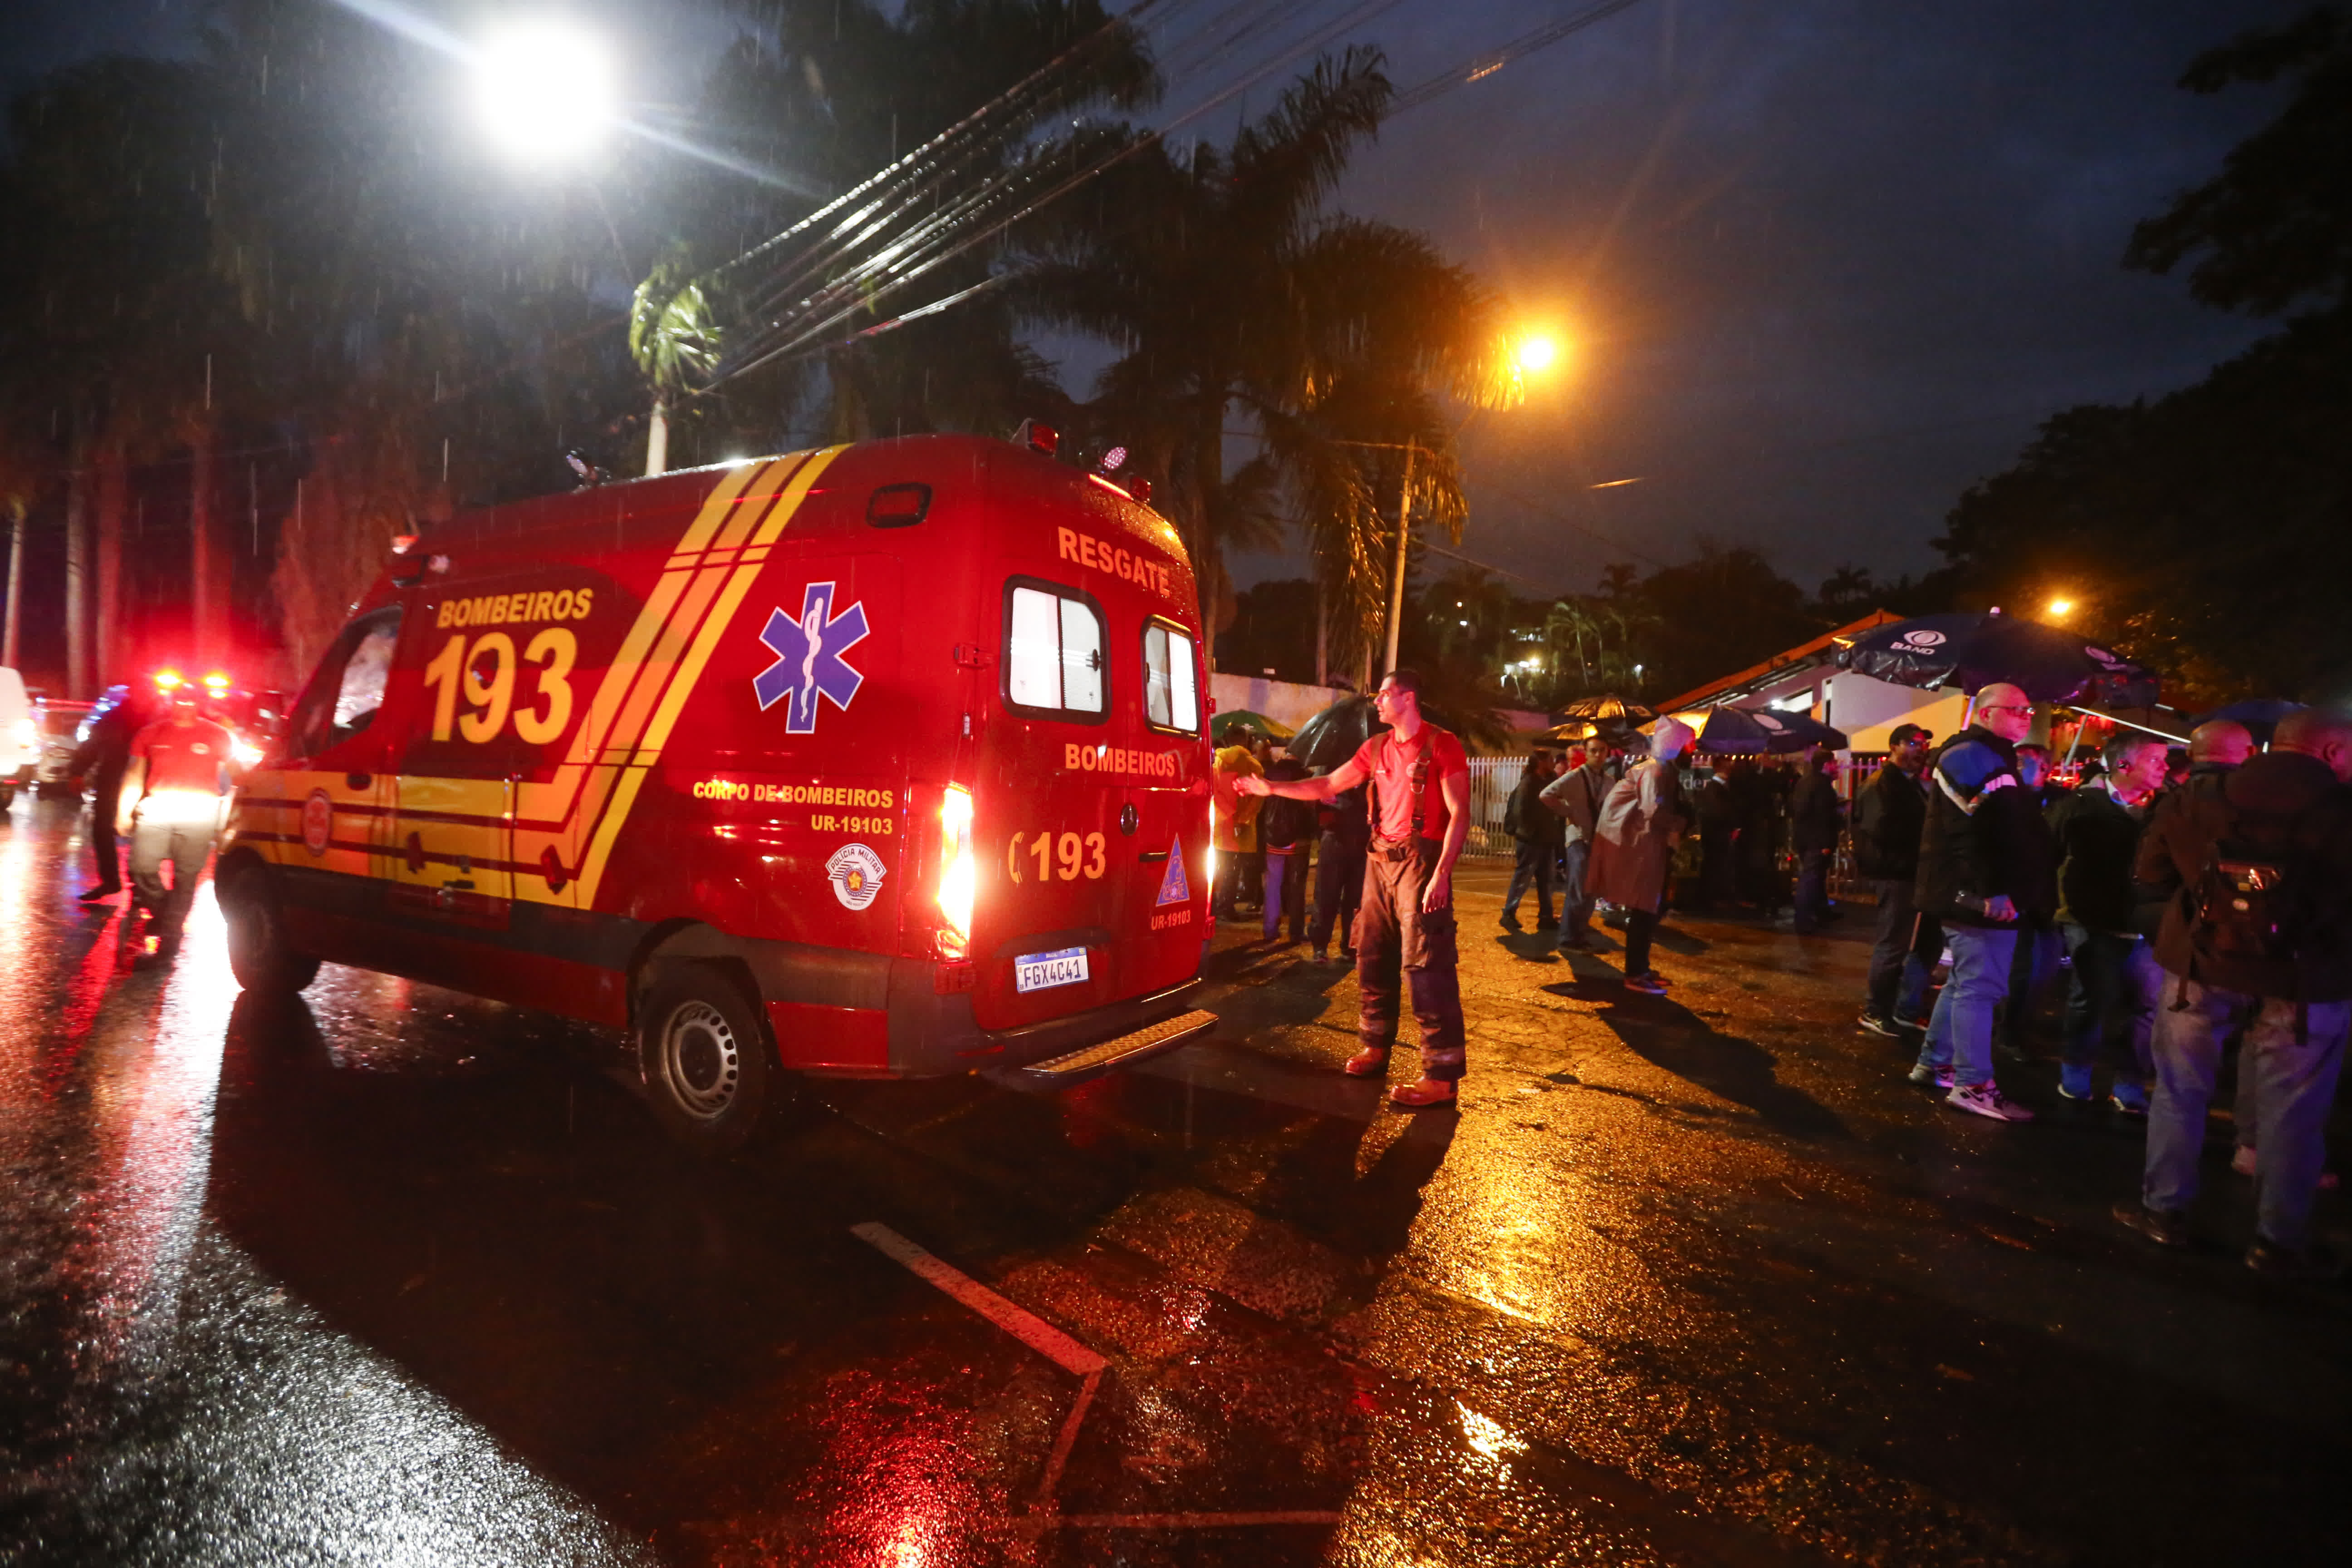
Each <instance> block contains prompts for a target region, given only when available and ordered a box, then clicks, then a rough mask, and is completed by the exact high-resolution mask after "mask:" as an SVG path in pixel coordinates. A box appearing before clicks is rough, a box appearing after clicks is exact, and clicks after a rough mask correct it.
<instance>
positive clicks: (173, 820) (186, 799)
mask: <svg viewBox="0 0 2352 1568" xmlns="http://www.w3.org/2000/svg"><path fill="white" fill-rule="evenodd" d="M170 695H171V700H172V705H171V707H170V708H168V709H166V710H164V713H163V717H162V718H160V719H158V720H156V721H154V722H153V723H152V724H150V725H148V726H147V727H146V728H145V729H143V730H142V731H139V734H138V736H137V738H136V739H134V740H133V741H132V742H131V767H130V771H129V772H128V773H126V774H125V775H124V778H123V785H122V802H123V808H122V815H123V816H124V818H126V819H127V820H126V826H128V828H129V829H130V833H131V887H132V889H134V890H135V891H136V893H137V895H138V899H139V902H140V903H142V904H143V905H145V906H146V908H147V909H148V910H149V911H150V913H151V915H152V920H153V922H154V925H153V931H154V934H155V936H156V938H157V941H158V944H159V946H160V947H161V948H162V950H163V951H164V952H171V951H173V949H175V948H177V947H178V946H179V944H180V927H181V926H182V925H183V924H184V922H185V921H186V920H187V918H188V902H189V900H191V899H192V898H194V896H195V890H196V879H197V877H199V876H201V875H202V874H203V872H204V868H205V861H206V860H207V859H209V858H211V856H212V852H213V837H214V835H215V834H216V833H218V832H219V831H220V822H221V797H222V796H224V795H226V794H227V793H228V787H229V785H228V763H229V749H230V746H231V744H232V741H231V738H230V735H229V732H228V731H226V730H224V729H222V728H221V727H220V726H219V725H218V724H215V723H214V722H213V721H211V720H210V719H207V718H205V716H204V714H203V713H201V712H199V711H198V710H197V708H196V702H195V689H194V687H191V686H187V685H179V686H176V687H175V688H174V689H173V690H172V692H171V694H170ZM166 860H169V861H171V862H172V886H171V887H170V889H165V888H164V886H163V862H164V861H166Z"/></svg>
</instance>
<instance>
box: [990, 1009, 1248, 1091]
mask: <svg viewBox="0 0 2352 1568" xmlns="http://www.w3.org/2000/svg"><path fill="white" fill-rule="evenodd" d="M1216 1026H1217V1016H1216V1015H1215V1014H1214V1013H1210V1012H1204V1011H1202V1010H1200V1009H1197V1008H1196V1009H1194V1010H1193V1011H1192V1012H1190V1013H1179V1014H1177V1015H1176V1016H1174V1017H1172V1018H1162V1019H1160V1022H1158V1023H1157V1024H1150V1025H1147V1026H1144V1027H1142V1028H1140V1029H1136V1030H1132V1031H1130V1032H1129V1033H1127V1034H1124V1035H1120V1036H1118V1037H1117V1038H1115V1039H1108V1040H1105V1041H1103V1042H1102V1044H1100V1045H1098V1046H1087V1047H1084V1048H1083V1049H1080V1050H1075V1051H1071V1052H1068V1053H1067V1054H1066V1055H1063V1056H1058V1057H1049V1058H1046V1059H1045V1060H1044V1061H1042V1062H1033V1063H1031V1064H1030V1065H1029V1066H1027V1067H1025V1068H1010V1069H999V1070H1000V1072H1001V1073H1002V1075H1003V1076H1004V1077H1007V1078H1012V1079H1018V1080H1020V1081H1022V1082H1025V1083H1028V1084H1032V1085H1034V1086H1037V1087H1040V1088H1046V1089H1066V1088H1067V1087H1069V1086H1070V1085H1071V1084H1074V1083H1083V1082H1085V1081H1086V1080H1087V1079H1090V1078H1093V1077H1094V1076H1095V1075H1096V1074H1097V1073H1106V1072H1110V1071H1113V1070H1115V1069H1117V1068H1129V1067H1133V1066H1135V1065H1136V1064H1137V1063H1138V1062H1140V1061H1143V1060H1145V1059H1146V1058H1150V1057H1156V1056H1158V1055H1160V1053H1161V1052H1162V1051H1172V1050H1174V1049H1175V1048H1176V1047H1179V1046H1181V1045H1182V1044H1184V1043H1185V1042H1186V1041H1188V1040H1195V1039H1198V1038H1200V1037H1202V1035H1205V1034H1207V1033H1208V1032H1209V1031H1210V1030H1212V1029H1213V1028H1215V1027H1216Z"/></svg>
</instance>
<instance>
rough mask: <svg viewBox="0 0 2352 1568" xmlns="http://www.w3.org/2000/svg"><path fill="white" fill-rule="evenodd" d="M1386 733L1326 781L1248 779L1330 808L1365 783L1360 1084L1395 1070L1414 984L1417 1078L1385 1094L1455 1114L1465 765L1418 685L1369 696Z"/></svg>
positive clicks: (1261, 788)
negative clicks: (1368, 834)
mask: <svg viewBox="0 0 2352 1568" xmlns="http://www.w3.org/2000/svg"><path fill="white" fill-rule="evenodd" d="M1374 700H1375V701H1376V702H1377V704H1378V708H1379V712H1380V716H1381V721H1382V722H1384V723H1386V724H1387V725H1388V726H1389V729H1388V731H1387V732H1386V733H1385V734H1379V735H1374V736H1372V737H1371V738H1370V740H1368V741H1366V742H1364V743H1363V744H1362V745H1361V746H1360V747H1358V748H1357V749H1356V754H1355V755H1354V756H1352V757H1349V759H1348V760H1347V761H1346V762H1344V763H1340V764H1339V767H1338V768H1337V769H1335V770H1333V771H1332V772H1330V773H1325V774H1323V775H1322V776H1321V777H1319V778H1307V779H1269V778H1244V779H1242V780H1240V781H1239V782H1238V785H1237V787H1238V788H1239V789H1240V790H1241V792H1242V793H1243V794H1244V795H1283V796H1286V797H1287V798H1289V799H1291V800H1305V801H1327V800H1329V799H1330V798H1331V797H1332V796H1333V795H1338V794H1339V793H1340V792H1342V791H1344V790H1349V789H1353V788H1355V787H1356V786H1357V785H1358V784H1369V785H1370V801H1371V810H1370V816H1371V830H1372V838H1371V849H1370V854H1369V855H1368V856H1367V857H1366V858H1365V862H1364V902H1363V908H1362V910H1360V912H1359V913H1358V915H1357V917H1356V989H1357V994H1358V995H1359V997H1360V1006H1359V1011H1358V1016H1357V1022H1356V1038H1357V1042H1358V1044H1359V1045H1360V1047H1362V1048H1361V1049H1360V1050H1358V1051H1357V1052H1356V1054H1355V1055H1354V1056H1352V1057H1350V1058H1349V1059H1348V1065H1347V1069H1346V1070H1347V1071H1348V1073H1349V1076H1351V1077H1355V1078H1375V1077H1378V1076H1381V1075H1382V1074H1384V1073H1386V1072H1387V1071H1388V1067H1389V1052H1390V1050H1391V1047H1394V1045H1395V1044H1396V1034H1397V1011H1398V993H1399V991H1400V990H1401V989H1402V988H1403V987H1405V986H1410V987H1411V989H1412V1013H1413V1017H1414V1018H1415V1019H1416V1020H1417V1021H1418V1022H1419V1023H1420V1025H1421V1077H1420V1078H1419V1079H1417V1080H1415V1081H1414V1082H1412V1083H1407V1084H1400V1085H1398V1086H1397V1087H1396V1088H1395V1089H1391V1091H1390V1092H1389V1100H1390V1101H1391V1103H1392V1104H1394V1105H1396V1106H1397V1107H1398V1108H1399V1109H1401V1110H1426V1109H1428V1108H1431V1107H1433V1106H1441V1105H1452V1104H1453V1103H1454V1098H1455V1096H1456V1094H1457V1093H1458V1092H1459V1091H1458V1090H1456V1089H1455V1088H1454V1085H1455V1083H1456V1082H1458V1081H1459V1080H1460V1079H1461V1077H1462V1073H1463V1069H1464V1066H1465V1060H1466V1058H1467V1047H1466V1040H1465V1029H1464V1026H1463V1022H1462V988H1461V977H1460V975H1459V974H1458V973H1456V972H1455V964H1456V963H1457V960H1458V956H1459V952H1458V948H1457V946H1456V937H1455V932H1454V862H1455V861H1457V860H1459V859H1460V858H1462V847H1463V845H1464V844H1465V842H1467V840H1468V837H1469V833H1470V763H1469V759H1468V758H1467V757H1466V756H1465V754H1464V752H1463V750H1462V741H1461V738H1460V737H1459V736H1457V735H1455V734H1454V732H1453V731H1450V730H1441V729H1439V728H1438V727H1437V726H1436V725H1434V724H1432V723H1431V722H1429V721H1427V720H1426V719H1423V717H1422V716H1421V677H1420V676H1418V675H1416V674H1414V673H1413V672H1412V670H1410V669H1396V670H1391V671H1390V672H1389V675H1388V679H1385V680H1383V681H1381V689H1380V692H1379V694H1378V696H1377V697H1376V698H1375V699H1374Z"/></svg>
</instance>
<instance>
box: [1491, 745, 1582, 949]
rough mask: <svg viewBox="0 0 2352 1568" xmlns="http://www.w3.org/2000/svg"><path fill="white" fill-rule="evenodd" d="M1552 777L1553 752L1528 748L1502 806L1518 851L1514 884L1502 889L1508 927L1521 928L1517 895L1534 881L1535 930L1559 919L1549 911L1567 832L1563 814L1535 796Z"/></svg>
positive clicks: (1547, 927)
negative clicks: (1523, 766)
mask: <svg viewBox="0 0 2352 1568" xmlns="http://www.w3.org/2000/svg"><path fill="white" fill-rule="evenodd" d="M1551 778H1552V755H1551V753H1550V752H1542V751H1536V752H1528V765H1527V769H1526V771H1525V772H1523V773H1520V774H1519V782H1518V784H1517V786H1515V787H1514V788H1513V789H1512V791H1511V800H1510V804H1509V805H1507V806H1505V807H1504V808H1503V828H1504V830H1505V831H1506V832H1507V833H1508V834H1510V836H1511V847H1512V853H1513V856H1514V859H1513V861H1512V864H1511V885H1510V888H1509V889H1508V890H1507V891H1506V892H1505V893H1504V894H1503V921H1502V923H1503V929H1504V930H1505V931H1517V930H1518V929H1519V900H1521V899H1522V898H1524V897H1526V896H1527V891H1528V887H1529V886H1530V885H1532V886H1533V887H1534V889H1535V893H1536V930H1538V931H1549V930H1551V929H1552V928H1553V927H1554V926H1555V925H1557V924H1558V923H1559V922H1558V921H1554V920H1553V919H1552V913H1551V889H1552V870H1553V868H1554V866H1555V865H1556V864H1557V862H1558V861H1559V852H1560V847H1561V846H1562V845H1563V844H1564V843H1565V842H1566V841H1567V837H1568V836H1567V832H1566V828H1565V825H1564V824H1563V823H1562V821H1561V819H1560V817H1559V814H1558V813H1556V812H1550V811H1546V810H1545V809H1544V808H1543V807H1542V805H1539V804H1538V802H1537V799H1536V797H1537V796H1538V795H1541V794H1542V793H1543V789H1544V786H1545V785H1546V784H1549V783H1550V782H1551Z"/></svg>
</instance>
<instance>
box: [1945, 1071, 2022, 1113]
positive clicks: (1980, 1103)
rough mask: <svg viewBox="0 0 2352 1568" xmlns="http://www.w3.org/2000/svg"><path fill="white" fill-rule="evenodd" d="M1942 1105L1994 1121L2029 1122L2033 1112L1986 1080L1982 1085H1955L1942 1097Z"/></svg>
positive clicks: (1989, 1080)
mask: <svg viewBox="0 0 2352 1568" xmlns="http://www.w3.org/2000/svg"><path fill="white" fill-rule="evenodd" d="M1944 1103H1945V1104H1946V1105H1948V1106H1950V1107H1951V1108H1952V1109H1953V1110H1965V1111H1967V1112H1969V1114H1970V1115H1972V1116H1984V1117H1990V1119H1991V1120H1993V1121H2032V1120H2033V1112H2032V1111H2030V1110H2026V1109H2025V1107H2023V1106H2021V1105H2020V1104H2018V1103H2017V1101H2015V1100H2011V1099H2009V1098H2007V1097H2006V1096H2004V1095H2003V1094H2002V1093H2001V1092H2000V1085H1999V1084H1997V1083H1995V1082H1993V1081H1992V1080H1991V1079H1986V1080H1985V1081H1984V1082H1982V1083H1956V1084H1954V1085H1953V1086H1952V1092H1951V1093H1949V1094H1948V1095H1946V1096H1944Z"/></svg>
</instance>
